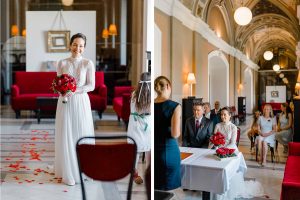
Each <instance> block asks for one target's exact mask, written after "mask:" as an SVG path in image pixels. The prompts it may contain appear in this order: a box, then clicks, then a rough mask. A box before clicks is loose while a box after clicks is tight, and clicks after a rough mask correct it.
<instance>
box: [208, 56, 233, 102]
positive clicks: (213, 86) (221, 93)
mask: <svg viewBox="0 0 300 200" xmlns="http://www.w3.org/2000/svg"><path fill="white" fill-rule="evenodd" d="M208 79H209V81H208V92H209V94H208V96H209V102H210V103H211V105H213V103H214V102H215V101H217V100H218V101H220V103H221V107H223V106H229V63H228V61H227V59H226V57H225V55H224V54H223V53H222V51H219V50H215V51H212V52H211V53H209V54H208Z"/></svg>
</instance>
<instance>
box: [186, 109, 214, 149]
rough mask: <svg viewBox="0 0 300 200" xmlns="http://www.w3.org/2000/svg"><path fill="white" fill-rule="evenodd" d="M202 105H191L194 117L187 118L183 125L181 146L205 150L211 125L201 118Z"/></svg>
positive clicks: (210, 133) (211, 128)
mask: <svg viewBox="0 0 300 200" xmlns="http://www.w3.org/2000/svg"><path fill="white" fill-rule="evenodd" d="M203 112H204V110H203V104H201V103H195V104H194V105H193V113H194V116H192V117H190V118H188V119H187V120H186V123H185V130H184V137H183V139H182V146H184V147H199V148H207V147H208V143H209V138H210V136H211V135H212V133H213V123H211V121H210V120H209V119H207V118H206V117H204V116H203Z"/></svg>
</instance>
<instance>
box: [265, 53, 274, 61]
mask: <svg viewBox="0 0 300 200" xmlns="http://www.w3.org/2000/svg"><path fill="white" fill-rule="evenodd" d="M272 58H273V52H272V51H265V53H264V59H265V60H271V59H272Z"/></svg>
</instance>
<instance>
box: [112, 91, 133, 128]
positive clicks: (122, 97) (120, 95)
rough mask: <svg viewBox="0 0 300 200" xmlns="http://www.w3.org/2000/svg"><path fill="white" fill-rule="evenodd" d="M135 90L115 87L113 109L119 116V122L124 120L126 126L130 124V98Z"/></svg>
mask: <svg viewBox="0 0 300 200" xmlns="http://www.w3.org/2000/svg"><path fill="white" fill-rule="evenodd" d="M132 90H133V88H132V87H131V86H115V90H114V98H113V109H114V111H115V112H116V114H117V116H118V121H120V119H122V120H123V121H124V123H125V124H126V127H127V125H128V122H129V116H130V98H131V92H132Z"/></svg>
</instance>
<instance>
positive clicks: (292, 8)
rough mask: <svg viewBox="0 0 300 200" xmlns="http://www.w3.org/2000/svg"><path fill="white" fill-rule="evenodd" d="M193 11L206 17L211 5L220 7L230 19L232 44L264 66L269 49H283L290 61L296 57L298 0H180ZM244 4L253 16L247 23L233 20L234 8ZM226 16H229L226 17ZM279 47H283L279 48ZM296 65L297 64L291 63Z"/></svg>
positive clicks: (281, 53)
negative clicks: (243, 24) (264, 56)
mask: <svg viewBox="0 0 300 200" xmlns="http://www.w3.org/2000/svg"><path fill="white" fill-rule="evenodd" d="M181 2H182V3H183V4H184V5H185V6H186V7H188V8H189V9H190V10H191V11H192V12H193V13H194V15H196V16H197V17H200V18H202V20H203V21H207V19H208V15H209V11H210V10H211V8H212V7H218V8H219V9H220V10H221V11H222V13H223V15H224V18H225V19H224V20H225V22H226V21H227V33H228V35H229V37H231V40H230V45H232V46H234V47H236V48H237V49H239V50H241V51H243V52H244V53H245V54H246V53H247V55H248V56H249V58H250V59H251V60H253V61H254V62H256V63H257V64H259V65H260V66H261V67H262V68H263V67H264V66H263V60H262V59H263V57H262V55H263V53H264V52H265V51H266V50H272V51H275V53H276V52H280V56H285V57H287V59H288V60H290V62H291V63H294V62H295V61H296V54H295V49H296V45H297V42H298V41H299V40H300V27H299V21H298V19H297V15H296V14H297V5H298V4H299V3H300V1H299V0H181ZM241 5H244V6H247V7H248V8H250V9H251V11H252V14H253V18H252V21H251V23H250V24H248V25H247V26H239V25H237V24H236V23H235V22H234V20H233V13H234V11H235V10H236V9H237V8H238V7H240V6H241ZM226 18H227V19H226ZM279 50H280V51H279ZM289 66H292V67H295V65H289Z"/></svg>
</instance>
